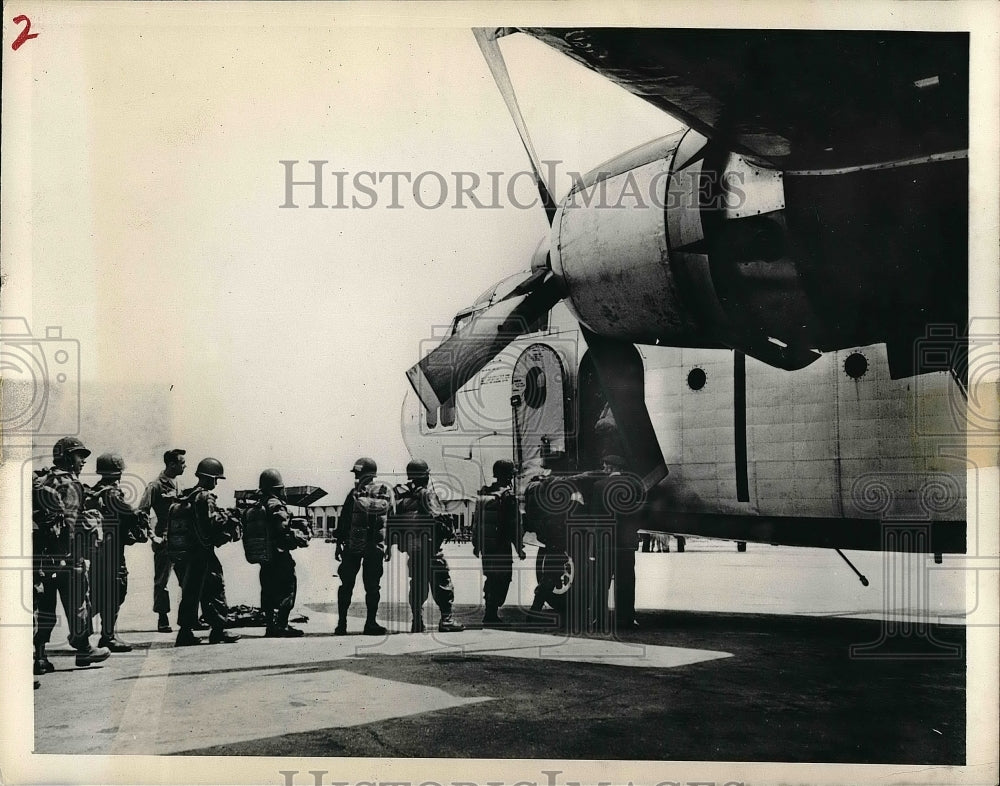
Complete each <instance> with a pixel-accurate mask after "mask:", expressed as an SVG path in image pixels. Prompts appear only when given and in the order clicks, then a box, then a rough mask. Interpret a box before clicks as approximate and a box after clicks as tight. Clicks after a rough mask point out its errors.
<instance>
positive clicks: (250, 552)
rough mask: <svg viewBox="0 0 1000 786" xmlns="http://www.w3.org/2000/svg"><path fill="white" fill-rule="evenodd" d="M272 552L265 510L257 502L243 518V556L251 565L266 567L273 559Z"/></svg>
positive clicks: (271, 541) (268, 523) (273, 548)
mask: <svg viewBox="0 0 1000 786" xmlns="http://www.w3.org/2000/svg"><path fill="white" fill-rule="evenodd" d="M274 552H275V547H274V539H273V537H272V536H271V527H270V522H269V521H268V515H267V508H265V507H264V504H263V503H262V502H257V503H256V504H255V505H253V506H252V507H251V508H250V509H249V510H248V511H247V512H246V515H245V516H244V518H243V554H244V555H245V556H246V558H247V562H249V563H250V564H251V565H266V564H267V563H269V562H270V561H271V560H272V559H274Z"/></svg>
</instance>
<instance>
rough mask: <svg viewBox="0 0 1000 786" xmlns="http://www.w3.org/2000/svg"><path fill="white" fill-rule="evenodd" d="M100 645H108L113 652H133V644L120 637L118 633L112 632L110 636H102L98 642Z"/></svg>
mask: <svg viewBox="0 0 1000 786" xmlns="http://www.w3.org/2000/svg"><path fill="white" fill-rule="evenodd" d="M97 645H98V646H99V647H107V648H108V649H109V650H111V652H131V651H132V645H131V644H127V643H126V642H124V641H122V640H121V639H119V638H118V636H117V634H114V633H112V634H111V635H110V636H101V638H100V640H99V641H98V642H97Z"/></svg>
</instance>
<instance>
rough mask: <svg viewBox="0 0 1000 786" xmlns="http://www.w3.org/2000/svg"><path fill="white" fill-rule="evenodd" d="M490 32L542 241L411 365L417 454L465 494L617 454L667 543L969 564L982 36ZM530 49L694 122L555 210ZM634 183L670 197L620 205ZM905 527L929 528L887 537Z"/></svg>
mask: <svg viewBox="0 0 1000 786" xmlns="http://www.w3.org/2000/svg"><path fill="white" fill-rule="evenodd" d="M474 32H475V35H476V38H477V40H478V42H479V45H480V48H481V49H482V51H483V53H484V55H485V57H486V59H487V62H488V64H489V66H490V68H491V70H492V72H493V75H494V78H495V79H496V82H497V85H498V87H499V89H500V92H501V94H502V95H503V97H504V99H505V100H506V102H507V105H508V109H509V110H510V113H511V116H512V118H513V120H514V122H515V125H516V126H517V129H518V132H519V134H520V135H521V138H522V142H523V143H524V146H525V149H526V151H527V153H528V156H529V158H530V159H531V161H532V166H533V167H534V169H535V173H536V179H537V182H538V187H539V194H540V196H541V201H542V204H543V205H544V207H545V209H546V212H547V215H548V218H549V222H550V225H551V236H550V237H549V238H546V239H544V240H543V241H542V243H541V244H540V246H539V248H538V251H536V253H535V255H534V258H533V259H532V261H531V266H530V269H529V270H527V271H525V272H524V273H523V274H521V275H518V276H515V277H513V278H509V279H505V280H504V281H501V282H500V283H498V284H497V285H496V286H494V287H492V288H491V289H490V290H489V291H487V292H485V293H484V294H483V295H481V296H480V297H479V298H477V299H476V300H475V302H474V303H473V304H472V305H471V306H470V307H469V308H468V309H466V310H463V311H462V312H461V313H460V314H458V315H457V316H456V317H455V319H454V322H453V325H452V330H451V333H450V335H449V336H447V337H446V338H445V339H444V340H443V341H442V342H441V343H440V345H439V346H438V347H437V348H435V349H434V350H433V351H431V352H430V353H429V354H428V355H427V356H426V357H424V358H423V359H422V360H421V361H420V362H419V363H418V364H417V365H416V366H414V367H413V368H412V369H410V370H409V371H408V372H407V375H408V377H409V379H410V382H411V384H412V386H413V389H414V392H415V394H416V396H413V395H410V396H408V397H407V402H406V404H405V405H404V416H403V431H404V437H405V440H406V442H407V446H408V448H409V450H410V452H411V453H412V454H414V455H420V456H422V457H426V458H427V459H428V460H429V461H430V462H431V464H432V468H433V469H434V471H435V473H436V474H437V475H438V476H440V477H444V478H445V479H446V480H447V482H449V483H452V484H453V485H454V486H455V487H456V489H455V490H456V493H458V494H463V495H469V494H473V493H474V492H475V488H476V487H477V486H478V485H480V484H481V483H482V480H483V475H484V474H485V473H486V472H488V471H489V468H490V467H491V465H492V462H493V460H494V459H496V458H501V457H510V456H511V455H513V456H514V458H515V461H516V463H517V465H518V468H519V472H520V477H521V478H522V482H523V479H525V478H527V477H530V476H531V475H532V474H534V473H535V472H537V470H538V468H539V466H540V459H541V457H542V456H543V455H544V454H549V455H556V456H560V455H561V456H565V457H566V459H567V462H566V463H567V466H568V467H569V468H572V469H589V468H594V467H597V466H598V465H599V459H600V457H601V455H602V453H603V452H607V451H609V450H610V451H611V452H621V453H623V455H624V456H625V457H626V458H627V459H628V461H629V463H630V465H631V467H632V469H633V470H634V471H635V472H636V473H637V474H638V475H639V476H640V477H642V479H643V484H644V487H645V490H646V494H647V499H646V506H647V512H648V513H649V516H648V520H649V521H651V522H653V525H652V527H653V528H656V527H657V526H659V527H661V528H662V529H663V530H664V531H668V532H674V533H683V534H690V535H705V536H710V537H719V538H730V539H733V540H739V541H761V542H767V543H777V544H786V545H802V546H806V545H811V546H826V547H831V548H837V549H841V548H851V549H913V550H919V551H927V552H934V553H942V552H964V550H965V541H966V536H965V530H966V523H965V519H966V491H965V487H966V483H965V477H966V462H965V458H964V456H965V448H964V446H965V425H964V424H965V402H966V396H967V391H966V385H967V380H966V375H967V368H966V365H967V338H966V331H967V328H966V325H967V323H968V314H967V310H968V307H967V299H968V293H967V289H968V287H967V277H968V246H967V226H968V194H967V180H968V156H967V147H968V117H969V112H968V89H969V73H968V68H969V67H968V52H969V42H968V36H967V35H965V34H952V33H909V32H899V33H897V32H880V31H863V32H861V31H859V32H843V31H837V32H817V31H740V30H672V29H671V30H659V29H622V28H615V29H597V28H587V29H534V28H531V29H523V30H515V29H508V28H502V29H488V30H483V29H477V30H475V31H474ZM513 33H523V34H527V35H530V36H534V37H535V38H537V39H539V40H540V41H542V42H544V43H546V44H548V45H550V46H552V47H554V48H555V49H557V50H559V51H560V52H562V53H564V54H566V55H567V56H569V57H570V58H572V59H574V60H576V61H577V62H579V63H581V64H583V65H584V66H586V67H587V68H590V69H593V70H594V71H596V72H598V73H600V74H602V75H604V76H605V77H607V78H608V79H611V80H613V81H614V82H616V83H618V84H619V85H621V86H622V87H624V88H625V89H627V90H629V91H631V92H632V93H634V94H636V95H638V96H640V97H641V98H643V99H645V100H647V101H649V102H650V103H652V104H653V105H655V106H657V107H660V108H662V109H663V110H664V111H665V112H667V113H669V114H670V115H672V116H673V117H675V118H677V119H679V120H681V121H683V122H684V123H685V124H686V125H687V126H688V128H686V129H685V130H683V131H681V132H679V133H675V134H672V135H670V136H666V137H664V138H662V139H657V140H654V141H652V142H649V143H648V144H645V145H643V146H640V147H638V148H636V149H634V150H631V151H628V152H626V153H624V154H622V155H620V156H618V157H616V158H614V159H613V160H611V161H608V162H606V163H605V164H604V165H602V166H600V167H598V168H597V169H595V170H594V171H592V172H590V173H589V174H588V175H586V176H585V177H584V178H582V180H579V181H578V182H576V183H575V184H574V185H573V187H572V188H571V190H570V192H569V193H568V195H567V196H566V197H565V198H564V199H563V200H562V201H561V203H560V204H558V205H557V204H555V202H554V200H553V199H552V197H551V194H550V190H549V187H548V185H547V184H546V183H545V182H544V181H543V179H542V177H541V176H540V174H539V172H540V168H539V163H538V158H537V156H536V154H535V152H534V149H533V146H532V144H531V140H530V138H529V136H528V133H527V129H526V127H525V124H524V121H523V119H522V117H521V114H520V110H519V108H518V106H517V101H516V97H515V96H514V92H513V88H512V86H511V83H510V80H509V77H508V75H507V71H506V66H505V64H504V61H503V57H502V54H501V52H500V47H499V40H500V39H501V38H502V37H503V36H506V35H509V34H513ZM625 187H627V188H631V189H633V190H635V189H638V191H639V192H640V193H642V194H647V195H653V196H654V197H655V198H652V199H650V198H647V199H644V200H637V201H636V202H635V203H634V204H630V205H629V206H628V207H627V209H607V204H606V203H602V199H601V193H602V192H603V191H604V190H611V191H612V192H613V193H620V192H621V191H622V189H623V188H625ZM483 468H485V472H484V470H483ZM668 468H669V476H668ZM892 521H907V522H914V523H917V524H926V527H925V528H924V529H923V530H919V531H920V532H922V533H923V534H921V535H920V536H919V537H914V538H904V539H899V538H896V539H893V538H891V537H887V535H886V533H887V532H888V531H890V530H891V528H886V527H883V526H881V524H882V523H884V522H892ZM904 541H905V542H904Z"/></svg>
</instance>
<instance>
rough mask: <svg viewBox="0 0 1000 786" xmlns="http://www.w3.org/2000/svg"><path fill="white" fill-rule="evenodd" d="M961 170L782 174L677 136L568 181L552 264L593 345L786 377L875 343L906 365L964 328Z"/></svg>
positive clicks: (904, 166) (922, 164)
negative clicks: (612, 341) (759, 364)
mask: <svg viewBox="0 0 1000 786" xmlns="http://www.w3.org/2000/svg"><path fill="white" fill-rule="evenodd" d="M966 170H967V165H966V162H965V161H964V160H957V161H939V160H930V159H928V160H927V161H918V162H902V163H901V164H900V165H898V166H897V165H892V164H889V165H876V166H861V167H857V168H854V169H846V170H836V171H816V172H782V171H779V170H776V169H773V168H769V167H767V166H765V165H762V164H761V163H759V162H754V161H751V160H748V159H747V158H745V157H743V156H740V155H738V154H735V153H732V152H729V151H726V150H723V149H720V148H719V147H718V146H717V145H713V143H712V142H711V141H709V140H706V139H705V138H704V137H703V136H701V135H700V134H698V133H696V132H694V131H687V132H684V133H682V134H677V135H675V136H672V137H666V138H664V139H662V140H657V141H656V142H654V143H651V144H649V145H646V146H644V147H642V148H638V149H636V150H635V151H633V152H631V153H628V154H625V155H624V156H622V157H620V158H618V159H615V160H613V161H611V162H609V163H608V164H606V165H604V166H603V167H601V168H599V169H598V170H595V171H594V172H591V173H590V174H588V175H587V177H585V178H584V179H583V180H582V181H581V182H579V183H577V184H576V186H575V187H574V188H573V190H571V192H570V193H569V194H568V195H567V197H566V199H565V200H563V203H562V205H561V206H560V208H559V210H558V212H557V213H556V217H555V223H554V226H553V240H552V248H551V257H552V267H553V270H554V271H555V273H556V275H557V276H559V277H560V279H561V280H562V285H563V287H564V289H565V291H566V293H567V300H568V302H569V303H570V306H571V308H572V310H573V312H574V314H575V315H576V316H577V317H578V318H579V319H580V321H581V322H583V323H584V324H585V325H587V326H588V327H589V328H590V329H591V330H593V331H594V332H597V333H600V334H602V335H605V336H610V337H615V338H619V339H623V340H627V341H632V342H635V343H645V344H668V345H672V346H697V347H719V346H728V347H731V348H733V349H738V350H741V351H744V352H746V353H747V354H749V355H751V356H753V357H756V358H758V359H760V360H762V361H764V362H766V363H769V364H771V365H774V366H777V367H780V368H786V369H795V368H801V367H803V366H805V365H807V364H809V363H811V362H812V361H813V360H815V359H816V358H817V357H818V355H819V352H820V351H825V350H834V349H844V348H848V347H852V346H858V345H866V344H873V343H880V342H886V343H888V344H889V346H890V351H892V348H893V346H894V345H896V346H899V347H900V352H901V353H902V354H903V355H907V353H908V355H909V356H910V357H912V341H913V339H914V338H919V337H920V336H922V335H925V334H926V331H927V328H928V325H930V324H933V323H945V322H947V323H950V324H964V317H965V309H966V300H967V296H966V291H967V286H966V280H965V273H964V270H965V265H964V260H965V258H966V241H965V226H966V223H967V213H968V210H967V197H966V191H965V187H964V183H965V178H964V177H963V175H964V173H965V171H966ZM900 225H905V226H906V227H907V228H908V231H906V232H903V233H900V232H899V229H898V227H899V226H900ZM956 259H957V260H961V261H962V262H963V264H962V265H961V266H959V265H957V264H953V262H954V260H956ZM904 360H905V358H904ZM904 365H905V364H904ZM904 373H905V372H904ZM909 373H913V371H910V372H909Z"/></svg>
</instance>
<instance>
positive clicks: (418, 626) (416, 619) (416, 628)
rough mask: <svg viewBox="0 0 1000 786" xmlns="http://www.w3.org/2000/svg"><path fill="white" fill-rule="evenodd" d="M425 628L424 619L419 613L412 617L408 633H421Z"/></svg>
mask: <svg viewBox="0 0 1000 786" xmlns="http://www.w3.org/2000/svg"><path fill="white" fill-rule="evenodd" d="M425 630H427V628H425V627H424V617H423V615H422V614H420V613H416V614H414V615H413V624H412V625H410V633H423V632H424V631H425Z"/></svg>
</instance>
